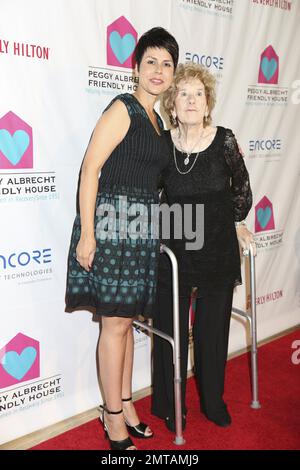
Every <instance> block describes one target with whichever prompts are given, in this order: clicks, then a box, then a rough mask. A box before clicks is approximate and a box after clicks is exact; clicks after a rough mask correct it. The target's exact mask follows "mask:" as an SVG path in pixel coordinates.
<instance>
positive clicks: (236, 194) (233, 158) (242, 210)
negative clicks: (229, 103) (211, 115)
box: [224, 129, 252, 222]
mask: <svg viewBox="0 0 300 470" xmlns="http://www.w3.org/2000/svg"><path fill="white" fill-rule="evenodd" d="M224 153H225V160H226V163H227V165H228V166H229V168H230V171H231V191H232V200H233V209H234V220H235V221H236V222H238V221H240V220H243V219H245V218H246V217H247V214H248V212H249V211H250V209H251V206H252V191H251V187H250V180H249V174H248V171H247V168H246V165H245V162H244V158H243V156H242V155H241V153H240V151H239V147H238V144H237V141H236V138H235V136H234V134H233V132H232V131H231V130H230V129H227V130H226V136H225V144H224Z"/></svg>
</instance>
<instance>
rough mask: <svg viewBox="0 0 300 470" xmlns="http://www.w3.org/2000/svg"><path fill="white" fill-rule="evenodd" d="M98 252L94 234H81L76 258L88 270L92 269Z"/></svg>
mask: <svg viewBox="0 0 300 470" xmlns="http://www.w3.org/2000/svg"><path fill="white" fill-rule="evenodd" d="M95 253H96V240H95V237H94V236H93V235H92V236H81V237H80V240H79V242H78V245H77V247H76V260H77V261H78V263H79V264H80V266H82V267H83V268H84V269H85V270H86V271H90V270H91V267H92V264H93V260H94V256H95Z"/></svg>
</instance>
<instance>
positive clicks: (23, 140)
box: [0, 129, 30, 165]
mask: <svg viewBox="0 0 300 470" xmlns="http://www.w3.org/2000/svg"><path fill="white" fill-rule="evenodd" d="M29 142H30V138H29V135H28V134H27V132H25V131H22V130H18V131H16V132H15V133H14V135H11V134H10V132H8V130H7V129H0V150H1V152H2V153H3V154H4V155H5V156H6V158H7V159H8V160H9V161H10V163H11V164H12V165H17V164H18V163H19V161H20V160H21V158H22V157H23V155H24V153H25V152H26V150H27V148H28V145H29Z"/></svg>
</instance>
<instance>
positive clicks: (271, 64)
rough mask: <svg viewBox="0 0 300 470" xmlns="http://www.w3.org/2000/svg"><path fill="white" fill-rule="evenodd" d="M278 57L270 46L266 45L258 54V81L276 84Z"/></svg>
mask: <svg viewBox="0 0 300 470" xmlns="http://www.w3.org/2000/svg"><path fill="white" fill-rule="evenodd" d="M278 74H279V57H278V55H277V54H276V52H275V51H274V49H273V47H272V46H268V47H267V48H266V49H265V50H264V51H263V53H262V54H261V56H260V65H259V72H258V83H268V84H272V85H277V83H278Z"/></svg>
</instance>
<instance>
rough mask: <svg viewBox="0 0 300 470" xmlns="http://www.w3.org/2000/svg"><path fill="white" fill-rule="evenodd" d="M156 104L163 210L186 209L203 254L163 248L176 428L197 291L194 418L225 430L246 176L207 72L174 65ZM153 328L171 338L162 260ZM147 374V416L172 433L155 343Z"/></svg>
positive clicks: (159, 345)
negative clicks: (175, 361)
mask: <svg viewBox="0 0 300 470" xmlns="http://www.w3.org/2000/svg"><path fill="white" fill-rule="evenodd" d="M163 104H164V108H165V110H166V112H167V113H168V114H169V117H170V120H171V123H172V124H173V129H172V130H171V131H167V132H166V139H167V141H168V144H169V151H170V161H169V165H168V167H167V168H166V169H165V170H164V173H163V185H164V196H163V197H164V200H165V201H166V202H167V203H168V205H169V206H172V205H173V204H175V203H176V204H177V205H178V204H179V206H180V207H181V208H182V212H184V210H186V209H187V207H186V206H185V205H187V204H190V208H191V209H192V215H193V226H192V228H193V230H194V232H195V233H196V238H197V236H198V238H199V236H200V235H201V234H199V232H201V230H202V233H203V235H204V243H203V246H202V247H201V246H200V245H199V240H198V241H197V240H195V242H194V244H193V243H191V240H190V235H189V236H185V234H183V237H182V238H180V239H178V238H176V236H175V230H174V233H173V234H172V230H171V239H170V240H169V241H167V240H166V244H168V245H169V246H170V248H171V249H172V250H173V251H174V253H175V255H176V257H177V260H178V265H179V289H180V303H179V307H180V323H181V325H180V326H181V373H182V397H183V409H182V412H183V425H185V415H186V406H185V386H186V376H187V357H188V338H189V305H190V296H191V290H192V289H193V288H195V287H196V288H197V303H196V314H195V319H194V324H193V340H194V366H195V375H196V380H197V384H198V386H199V392H200V403H201V411H202V412H203V413H204V415H205V416H206V417H207V418H208V419H209V420H211V421H212V422H214V423H215V424H217V425H219V426H222V427H225V426H228V425H229V424H230V423H231V417H230V415H229V413H228V410H227V407H226V404H225V403H224V401H223V392H224V378H225V365H226V360H227V348H228V336H229V324H230V315H231V308H232V296H233V288H234V287H235V286H236V285H239V284H241V272H240V253H239V244H238V241H239V242H240V245H241V247H242V248H243V249H245V250H247V249H249V246H250V243H254V241H253V235H252V234H251V233H250V232H249V231H248V230H247V227H246V225H245V222H244V219H245V217H246V216H247V214H248V212H249V210H250V208H251V205H252V193H251V189H250V183H249V176H248V172H247V169H246V167H245V163H244V159H243V157H242V155H241V153H240V151H239V147H238V144H237V141H236V139H235V136H234V134H233V132H232V131H231V130H230V129H225V128H224V127H219V126H218V127H214V126H212V124H211V121H212V120H211V112H212V109H213V107H214V104H215V80H214V77H213V76H212V75H211V74H210V73H209V72H208V71H207V70H206V69H204V68H203V67H201V66H198V65H195V64H186V65H182V64H181V65H179V66H178V69H177V72H176V74H175V77H174V81H173V85H172V87H171V88H170V89H169V90H168V91H167V92H166V93H165V95H164V99H163ZM199 205H202V208H203V209H204V217H203V218H200V219H201V220H202V223H201V224H200V223H199V220H200V219H199V217H198V218H197V217H196V219H195V216H196V214H198V215H199V214H201V212H199V211H198V209H199V207H200V206H199ZM184 206H185V207H184ZM185 215H186V214H185ZM163 222H164V220H163ZM180 224H181V219H180V220H178V218H177V219H176V217H175V224H174V226H175V225H176V226H177V228H178V226H179V225H180ZM200 238H201V237H200ZM187 242H188V243H189V245H187ZM195 248H196V249H195ZM254 249H255V247H254ZM154 323H155V325H154V326H155V327H156V328H159V329H161V330H163V331H165V332H166V333H169V334H172V331H173V324H172V285H171V266H170V262H169V260H168V258H167V256H166V255H162V256H161V260H160V266H159V282H158V296H157V315H156V316H155V321H154ZM153 368H154V374H153V387H154V390H153V404H152V412H153V414H155V415H156V416H159V417H160V418H163V419H165V420H166V425H167V427H168V428H169V429H171V430H174V427H175V425H174V397H173V388H172V384H173V367H172V351H171V347H170V345H169V344H168V343H166V342H165V341H164V340H161V339H160V338H157V337H155V339H154V361H153Z"/></svg>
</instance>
